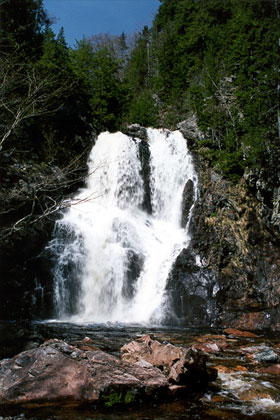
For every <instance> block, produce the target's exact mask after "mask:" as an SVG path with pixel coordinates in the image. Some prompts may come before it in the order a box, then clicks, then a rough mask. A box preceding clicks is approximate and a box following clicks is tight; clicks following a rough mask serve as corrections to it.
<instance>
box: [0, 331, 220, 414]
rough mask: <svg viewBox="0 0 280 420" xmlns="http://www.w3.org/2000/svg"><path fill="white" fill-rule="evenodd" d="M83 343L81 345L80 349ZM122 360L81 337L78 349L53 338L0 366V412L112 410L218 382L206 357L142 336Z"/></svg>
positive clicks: (128, 348)
mask: <svg viewBox="0 0 280 420" xmlns="http://www.w3.org/2000/svg"><path fill="white" fill-rule="evenodd" d="M82 344H83V345H82ZM121 353H122V359H120V358H118V357H116V356H114V355H111V354H109V353H105V352H104V351H102V350H100V349H99V348H98V347H95V346H94V345H93V343H92V342H91V340H90V339H89V338H85V339H84V340H83V342H81V345H80V346H79V347H77V346H74V345H70V344H68V343H66V342H65V341H62V340H58V339H52V340H49V341H46V342H45V343H43V344H42V345H41V346H40V347H38V348H36V349H31V350H28V351H24V352H22V353H20V354H18V355H17V356H15V357H13V358H11V359H4V360H2V361H1V362H0V408H1V406H2V407H9V406H24V407H28V408H36V407H41V406H44V407H47V406H56V407H58V406H81V405H86V404H93V406H95V407H101V408H102V407H113V406H116V405H127V404H132V403H139V402H142V401H148V400H154V399H158V398H160V399H161V400H164V399H169V398H174V396H178V395H179V392H180V393H181V394H180V395H182V391H185V390H186V389H187V390H189V391H192V390H194V389H196V388H202V387H204V386H207V384H208V382H209V381H212V380H215V379H216V377H217V371H216V369H213V368H209V367H207V365H206V360H207V356H206V355H205V354H204V353H203V352H201V351H199V350H194V349H186V348H183V347H176V346H173V345H171V344H162V343H159V342H158V341H155V340H152V339H151V337H150V336H145V337H143V338H141V339H139V340H136V341H133V342H131V343H129V344H127V345H125V346H123V347H122V349H121Z"/></svg>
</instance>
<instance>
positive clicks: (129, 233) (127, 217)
mask: <svg viewBox="0 0 280 420" xmlns="http://www.w3.org/2000/svg"><path fill="white" fill-rule="evenodd" d="M147 134H148V144H149V150H150V162H149V166H150V174H149V185H150V195H151V197H150V199H151V206H152V212H151V214H148V212H147V211H145V210H143V208H144V206H143V200H144V195H145V193H144V181H143V177H142V170H141V161H140V156H139V144H140V140H138V139H132V138H131V137H128V136H126V135H124V134H122V133H120V132H119V133H115V134H110V133H103V134H101V135H100V136H99V137H98V139H97V141H96V144H95V146H94V147H93V150H92V152H91V155H90V159H89V178H88V181H87V185H86V188H85V189H83V190H81V191H80V192H79V193H78V195H77V196H76V197H75V198H74V200H73V201H72V202H71V206H70V208H69V209H68V210H67V211H66V213H65V215H64V217H63V219H61V220H60V221H58V222H57V227H56V238H55V239H54V241H53V242H52V245H51V247H52V248H53V249H54V252H55V253H56V254H58V257H57V262H56V267H55V273H54V274H55V281H56V297H55V298H56V306H57V309H58V314H59V317H60V318H61V319H67V318H68V319H69V318H70V315H71V312H72V313H73V312H75V315H74V316H72V317H71V320H75V321H87V322H107V321H111V322H129V323H147V322H160V321H161V319H162V318H163V316H164V291H165V286H166V282H167V278H168V273H169V271H170V269H171V267H172V264H173V262H174V261H175V258H176V257H177V255H178V254H179V253H180V251H181V250H182V249H183V248H184V247H186V246H187V245H188V242H189V236H188V232H187V231H186V230H185V229H183V228H182V227H181V202H182V194H183V189H184V186H185V184H186V182H187V181H188V179H191V180H192V181H193V182H194V186H195V194H197V193H196V191H197V186H196V184H197V178H196V174H195V172H194V167H193V164H192V160H191V156H190V154H189V153H188V150H187V146H186V141H185V139H184V138H183V136H182V135H181V133H180V132H178V131H175V132H170V131H167V130H156V129H148V130H147ZM69 266H71V267H72V277H73V273H74V280H73V279H72V283H71V287H70V286H69V284H68V283H69V280H68V279H67V276H68V271H67V270H68V269H69ZM73 284H74V286H73ZM75 285H76V286H75ZM71 293H72V295H73V296H72V297H71ZM71 299H73V300H75V301H76V305H75V309H73V308H72V306H71Z"/></svg>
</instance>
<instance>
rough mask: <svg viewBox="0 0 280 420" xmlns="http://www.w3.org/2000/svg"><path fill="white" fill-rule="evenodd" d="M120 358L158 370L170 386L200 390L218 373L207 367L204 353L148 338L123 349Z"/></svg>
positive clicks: (136, 341) (143, 338)
mask: <svg viewBox="0 0 280 420" xmlns="http://www.w3.org/2000/svg"><path fill="white" fill-rule="evenodd" d="M121 354H122V359H123V360H125V361H127V362H129V363H131V364H135V363H137V362H139V361H142V360H144V361H145V362H148V363H151V364H152V365H153V366H156V367H158V368H159V369H161V370H162V371H163V372H164V374H165V375H166V376H167V378H168V381H169V382H170V383H172V384H177V385H182V384H183V385H189V386H190V385H191V386H192V387H200V386H201V387H203V386H206V385H207V384H208V382H210V381H213V380H215V379H216V377H217V371H216V370H215V369H213V368H210V367H208V366H207V364H206V361H207V357H206V355H205V354H204V353H203V352H201V351H199V350H197V349H194V348H192V349H186V348H183V347H177V346H174V345H172V344H162V343H160V342H158V341H156V340H152V339H151V337H150V336H149V335H147V336H144V337H142V338H140V339H138V340H135V341H132V342H131V343H129V344H127V345H125V346H123V347H122V348H121Z"/></svg>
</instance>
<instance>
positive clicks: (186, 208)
mask: <svg viewBox="0 0 280 420" xmlns="http://www.w3.org/2000/svg"><path fill="white" fill-rule="evenodd" d="M193 204H194V184H193V181H192V180H191V179H189V180H188V182H187V183H186V185H185V188H184V191H183V202H182V220H181V225H182V227H186V224H187V223H188V220H189V216H190V209H191V207H192V205H193Z"/></svg>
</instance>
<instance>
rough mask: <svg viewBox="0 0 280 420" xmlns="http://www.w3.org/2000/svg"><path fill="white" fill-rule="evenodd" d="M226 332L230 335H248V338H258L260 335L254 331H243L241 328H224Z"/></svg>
mask: <svg viewBox="0 0 280 420" xmlns="http://www.w3.org/2000/svg"><path fill="white" fill-rule="evenodd" d="M224 333H225V334H228V335H233V336H236V337H247V338H257V337H258V335H256V334H254V333H252V332H249V331H241V330H237V329H235V328H226V329H225V330H224Z"/></svg>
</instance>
